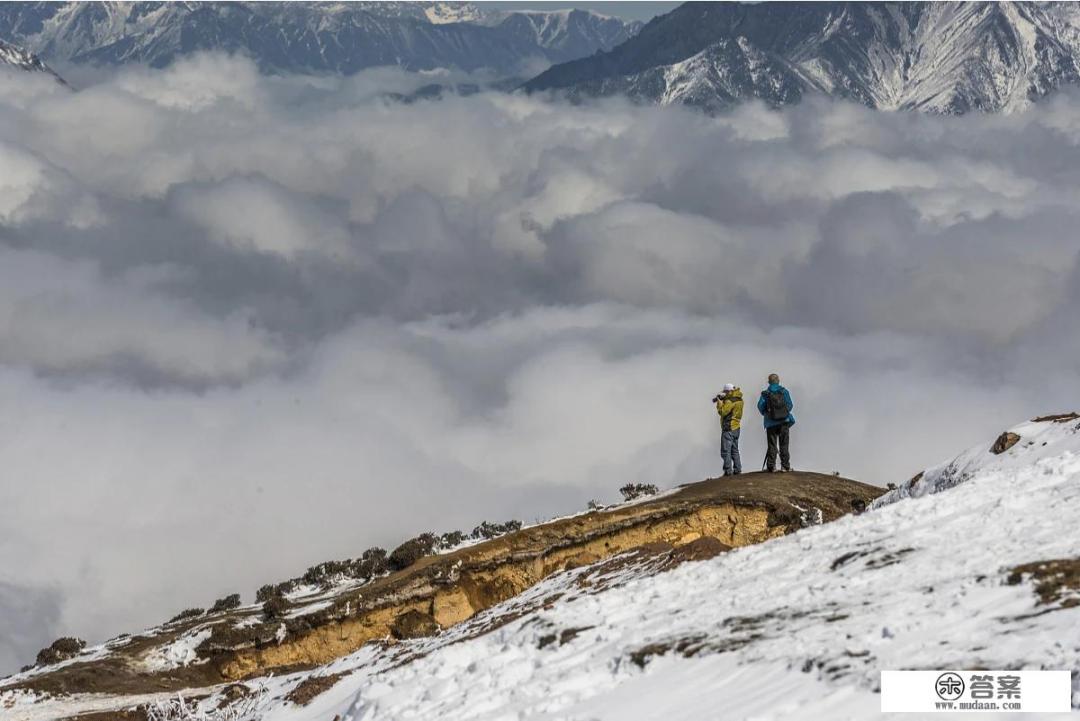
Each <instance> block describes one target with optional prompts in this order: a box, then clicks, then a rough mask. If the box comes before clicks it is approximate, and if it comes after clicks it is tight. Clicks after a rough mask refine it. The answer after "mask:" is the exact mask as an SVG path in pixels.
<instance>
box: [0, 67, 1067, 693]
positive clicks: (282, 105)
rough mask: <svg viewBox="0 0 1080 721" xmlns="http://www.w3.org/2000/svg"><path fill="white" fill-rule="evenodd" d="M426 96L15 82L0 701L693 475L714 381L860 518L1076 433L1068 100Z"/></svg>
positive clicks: (244, 84) (710, 434)
mask: <svg viewBox="0 0 1080 721" xmlns="http://www.w3.org/2000/svg"><path fill="white" fill-rule="evenodd" d="M431 82H432V77H431V76H422V75H411V74H407V73H404V72H400V71H396V70H376V71H370V72H365V73H361V74H360V75H357V76H354V77H351V78H331V77H317V78H316V77H285V78H282V77H278V78H271V77H265V76H261V75H260V74H259V73H258V72H257V71H256V69H255V67H254V66H253V65H252V64H251V63H250V62H249V61H247V60H243V59H238V58H230V57H225V56H217V55H203V56H198V57H195V58H192V59H189V60H185V61H182V62H180V63H178V64H176V65H174V66H173V67H171V68H169V69H166V70H153V71H152V70H147V69H142V68H128V69H123V70H121V71H119V72H117V73H115V74H113V75H108V76H102V77H101V78H98V79H97V80H96V81H95V82H93V83H89V84H86V85H84V86H83V87H82V88H81V89H77V90H75V91H71V90H69V89H67V88H64V87H61V86H59V85H58V84H56V83H54V82H53V81H52V80H51V79H49V78H47V77H43V76H42V77H38V76H36V75H35V74H31V73H20V72H7V73H3V74H0V618H2V619H3V621H4V622H3V623H2V624H0V672H2V671H10V670H12V669H13V668H15V667H17V666H18V665H19V664H21V663H26V662H29V661H31V660H32V658H33V655H34V653H35V652H36V650H37V649H38V648H40V647H41V646H42V645H45V644H46V643H47V642H48V641H50V640H51V639H52V638H53V637H55V636H58V635H61V634H77V635H80V636H83V637H86V638H88V639H91V640H100V639H102V638H104V637H106V636H108V635H110V634H115V633H118V632H121V631H133V630H136V629H137V628H138V627H140V626H144V625H149V624H152V623H154V622H157V621H160V620H162V619H164V618H167V617H168V616H170V615H172V614H173V613H175V612H176V611H178V610H180V609H182V608H185V607H188V606H193V605H208V604H209V603H210V602H212V601H213V600H214V598H215V597H218V596H222V595H225V594H226V593H229V592H233V591H240V592H242V593H243V594H244V596H245V598H246V599H250V598H251V595H252V591H253V589H254V588H256V587H257V586H258V585H260V584H261V583H265V582H270V581H275V580H279V579H282V578H286V577H289V576H292V575H297V574H298V573H301V572H302V571H303V569H304V567H306V566H307V565H310V564H312V563H315V562H319V561H322V560H327V559H329V558H343V557H352V556H356V555H358V554H359V553H360V552H361V551H362V550H363V549H364V548H366V547H367V546H370V545H382V546H387V547H392V546H393V545H395V544H396V543H397V542H400V541H401V540H403V539H404V538H406V537H408V536H410V535H413V534H415V533H417V532H420V531H422V530H428V529H430V530H436V531H442V530H449V529H454V528H463V529H465V530H468V529H471V528H472V527H473V526H474V525H476V524H477V523H479V522H480V521H481V520H484V519H489V520H504V519H507V518H512V517H513V518H520V519H522V520H525V521H533V520H536V519H542V518H545V517H548V516H550V515H554V514H558V513H566V512H572V511H574V510H577V509H580V508H583V507H584V505H585V503H586V501H588V500H589V499H590V498H598V499H600V500H605V501H606V500H614V499H615V498H616V497H617V493H616V489H617V488H618V486H620V485H622V484H623V483H625V482H627V481H640V482H649V483H656V484H658V485H660V486H662V487H667V486H672V485H674V484H678V483H684V482H689V481H695V480H698V479H700V478H703V477H706V476H710V475H716V474H717V473H718V472H719V470H720V461H719V448H718V446H719V443H718V441H719V424H718V422H717V418H716V415H715V411H714V410H713V408H712V406H711V404H710V403H709V398H710V397H711V396H712V395H713V393H714V392H715V391H716V390H717V389H718V388H719V387H720V386H721V384H723V383H725V382H734V383H737V384H739V385H741V386H742V387H743V388H744V389H745V390H746V391H747V395H748V397H749V398H750V400H751V402H752V401H753V399H754V397H755V396H756V393H757V392H758V390H759V389H760V388H761V386H762V383H763V380H764V377H765V376H766V374H768V373H769V372H773V371H775V372H778V373H780V374H781V375H782V377H783V379H784V381H785V383H786V385H787V386H788V387H789V388H790V389H791V391H792V394H793V396H794V398H795V403H796V409H795V413H796V415H797V416H798V419H799V420H798V423H797V425H796V426H795V428H794V430H793V440H792V447H793V454H794V462H795V465H796V467H798V468H803V469H813V470H819V471H823V472H832V471H839V472H841V473H842V474H844V475H846V476H849V477H854V478H859V479H863V480H867V481H871V482H875V483H879V484H884V483H886V482H889V481H901V480H904V479H905V478H907V477H909V476H910V475H912V474H913V473H914V472H916V471H917V470H919V469H920V468H922V467H924V466H926V465H928V464H931V463H934V462H937V461H940V460H942V459H943V458H946V457H949V456H951V455H953V454H955V453H957V452H959V451H960V450H962V449H963V448H964V447H966V446H967V445H969V444H970V443H972V442H978V441H980V440H982V439H985V438H988V437H990V436H992V435H994V434H996V433H997V432H999V431H1000V430H1002V429H1003V428H1005V427H1007V426H1009V425H1012V424H1014V423H1016V422H1017V421H1020V420H1022V419H1024V418H1025V417H1029V416H1031V415H1033V414H1038V413H1044V412H1055V411H1061V410H1067V409H1069V408H1070V407H1071V406H1072V405H1073V403H1074V400H1075V399H1076V398H1077V391H1078V390H1080V376H1078V374H1077V371H1078V370H1080V314H1077V313H1076V311H1075V309H1076V308H1077V304H1078V301H1080V274H1078V271H1077V251H1078V249H1080V246H1078V243H1077V234H1078V230H1077V229H1078V228H1080V172H1078V170H1077V169H1078V168H1080V95H1078V94H1072V93H1064V94H1061V95H1059V96H1057V97H1055V98H1052V99H1050V100H1049V101H1047V102H1045V103H1043V104H1041V105H1038V106H1036V107H1034V108H1032V109H1031V110H1029V111H1027V112H1025V113H1022V114H1016V115H1011V116H980V115H971V116H966V117H963V118H941V117H933V116H926V115H917V114H907V113H878V112H873V111H870V110H867V109H864V108H862V107H859V106H855V105H851V104H846V103H838V102H829V101H826V100H823V99H811V100H808V101H806V102H804V103H803V104H801V105H800V106H797V107H793V108H790V109H787V110H784V111H782V112H774V111H770V110H768V109H766V108H764V107H762V106H760V105H756V104H750V105H745V106H743V107H740V108H739V109H737V110H735V111H733V112H731V113H730V114H726V115H722V116H719V117H708V116H706V115H704V114H701V113H698V112H694V111H690V110H684V109H678V108H667V109H658V108H646V107H634V106H632V105H630V104H627V103H623V102H619V101H606V102H602V103H596V104H588V105H583V106H571V105H567V104H565V103H561V102H555V101H552V100H551V99H550V98H545V97H527V96H522V95H513V94H503V93H494V92H492V93H480V94H477V95H472V96H469V97H458V96H454V95H449V96H446V97H443V98H442V99H429V100H420V101H416V102H404V101H402V100H401V98H402V96H405V97H408V96H409V94H410V93H411V92H412V91H414V90H416V89H417V88H419V87H421V86H423V85H425V84H428V83H431ZM747 415H748V420H747V422H746V430H745V431H744V440H743V454H744V458H745V462H746V465H747V466H748V468H750V469H754V468H756V467H758V466H759V465H760V463H761V460H760V459H761V455H762V453H763V449H764V443H763V437H762V433H761V430H760V424H759V422H758V420H757V417H756V412H755V411H754V410H753V409H752V408H748V414H747Z"/></svg>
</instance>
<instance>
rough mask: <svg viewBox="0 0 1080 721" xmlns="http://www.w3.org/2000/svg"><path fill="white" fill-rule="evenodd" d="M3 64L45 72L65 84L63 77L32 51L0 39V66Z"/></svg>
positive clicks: (30, 70)
mask: <svg viewBox="0 0 1080 721" xmlns="http://www.w3.org/2000/svg"><path fill="white" fill-rule="evenodd" d="M3 66H9V67H15V68H19V69H20V70H26V71H29V72H36V73H47V74H49V75H52V76H53V77H54V78H56V80H57V81H58V82H59V83H61V84H64V85H66V84H67V83H65V82H64V79H63V78H61V77H60V76H59V75H57V74H56V72H55V71H54V70H53V69H52V68H50V67H49V66H48V65H46V64H45V62H44V61H42V59H41V58H39V57H38V56H37V55H35V54H34V53H32V52H30V51H29V50H24V49H23V48H20V47H17V46H15V45H12V44H11V43H6V42H4V41H3V40H0V67H3Z"/></svg>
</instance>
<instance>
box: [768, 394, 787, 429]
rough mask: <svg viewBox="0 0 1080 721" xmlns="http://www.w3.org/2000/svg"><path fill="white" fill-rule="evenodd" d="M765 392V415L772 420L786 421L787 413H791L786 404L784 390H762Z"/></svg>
mask: <svg viewBox="0 0 1080 721" xmlns="http://www.w3.org/2000/svg"><path fill="white" fill-rule="evenodd" d="M764 394H765V415H766V416H767V417H768V418H769V419H771V420H774V421H786V420H787V417H788V415H789V414H790V413H791V408H790V407H789V406H788V404H787V399H786V398H785V397H784V391H783V390H782V389H781V390H778V391H764Z"/></svg>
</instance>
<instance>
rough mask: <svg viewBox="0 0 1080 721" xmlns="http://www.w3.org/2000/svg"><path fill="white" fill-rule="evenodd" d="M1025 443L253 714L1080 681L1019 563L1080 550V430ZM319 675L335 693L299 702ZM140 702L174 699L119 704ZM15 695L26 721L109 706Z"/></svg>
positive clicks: (1072, 599) (842, 704) (356, 664)
mask: <svg viewBox="0 0 1080 721" xmlns="http://www.w3.org/2000/svg"><path fill="white" fill-rule="evenodd" d="M1011 432H1012V433H1014V434H1016V435H1018V436H1019V440H1018V441H1017V442H1016V443H1015V444H1014V445H1013V446H1012V447H1011V448H1010V449H1008V450H1006V451H1005V452H1003V453H1000V454H994V453H991V452H990V448H991V446H992V444H993V442H994V439H987V441H986V443H984V444H980V445H979V446H977V447H974V448H972V449H970V450H968V451H966V452H965V453H962V454H961V455H959V456H958V457H956V458H955V459H953V460H951V461H949V462H947V463H944V464H941V465H940V466H937V467H935V468H931V469H928V470H927V471H926V472H925V473H924V474H922V477H921V478H920V479H919V481H918V482H917V483H915V485H914V486H912V485H911V483H909V484H905V485H904V486H902V487H901V488H898V489H897V491H896V492H894V493H892V494H890V495H888V496H885V497H883V498H882V502H881V503H879V504H875V507H874V508H872V509H871V510H869V511H867V512H865V513H863V514H861V515H858V516H846V517H843V518H841V519H840V520H838V521H835V522H832V523H829V524H825V525H818V526H813V527H810V528H807V529H804V530H802V531H799V532H798V533H795V534H793V535H790V536H785V537H782V538H778V539H775V540H772V541H768V542H766V543H763V544H760V545H756V546H747V547H743V548H739V549H736V550H734V551H731V552H729V553H727V554H724V555H720V556H717V557H715V558H713V559H711V560H707V561H700V562H690V563H686V564H684V565H682V566H679V567H677V568H676V569H674V570H671V571H667V572H660V571H659V569H658V568H657V567H656V565H655V564H656V561H655V559H653V558H652V557H650V556H648V555H647V554H640V555H637V556H630V557H629V558H628V559H626V560H625V562H624V563H621V564H620V563H612V562H610V561H609V562H605V563H602V564H599V565H597V566H593V567H584V568H578V569H574V570H571V571H567V572H564V573H561V574H559V575H557V576H553V577H551V578H549V579H548V580H546V581H544V582H543V583H541V584H539V585H537V586H534V587H533V588H531V589H530V590H529V591H527V592H526V593H524V594H522V595H520V596H518V597H516V598H514V599H512V600H511V601H508V602H506V603H504V604H502V605H500V606H497V607H494V608H492V609H489V610H488V611H486V612H484V613H482V614H480V615H478V616H476V617H474V618H472V619H470V620H469V621H467V622H465V623H462V624H459V625H457V626H454V627H452V628H450V629H447V630H446V631H444V632H443V633H441V634H440V635H438V636H436V637H432V638H426V639H420V640H416V641H407V642H402V643H399V644H395V645H392V646H388V647H380V646H372V645H369V646H367V647H365V648H363V649H362V650H361V651H359V652H357V653H355V654H353V655H351V656H348V657H346V658H343V659H340V660H338V661H336V662H334V663H332V664H330V665H328V666H326V667H324V668H321V669H318V670H316V671H315V672H314V673H312V674H308V673H302V674H295V675H292V676H284V677H280V678H273V679H270V680H269V681H266V682H260V683H263V684H264V686H265V687H264V688H262V690H261V691H260V692H259V693H258V694H257V695H256V697H255V698H254V699H249V701H248V702H247V703H249V704H250V706H247V707H245V709H244V710H245V713H244V715H243V716H244V717H245V718H253V719H254V718H261V719H264V720H265V721H307V720H311V721H314V720H315V719H330V718H334V716H335V715H341V717H342V719H343V721H376V720H381V719H434V718H439V719H462V720H464V719H476V720H480V719H486V720H492V721H494V720H495V719H582V720H584V719H611V720H612V721H615V720H618V721H635V720H637V719H642V720H644V719H655V718H675V719H706V718H708V719H713V718H723V719H751V718H752V719H782V718H800V719H829V720H834V719H865V718H871V717H874V718H877V717H878V715H877V712H878V708H879V696H878V694H877V693H876V687H877V684H878V679H879V675H878V674H879V671H880V670H882V669H897V668H923V669H938V668H978V667H983V668H1001V667H1008V668H1047V669H1076V668H1078V667H1080V604H1077V603H1076V600H1077V599H1080V589H1071V590H1070V589H1067V588H1065V589H1063V590H1062V594H1061V595H1059V596H1053V595H1051V596H1049V597H1044V598H1043V599H1042V600H1040V597H1039V596H1038V595H1037V594H1036V593H1035V590H1034V585H1033V581H1032V579H1031V578H1030V577H1028V576H1025V575H1016V574H1013V569H1014V568H1015V567H1017V566H1021V565H1023V564H1028V563H1031V562H1036V561H1046V560H1052V559H1080V534H1078V533H1077V532H1076V520H1075V509H1076V508H1077V504H1078V503H1080V419H1078V418H1077V417H1071V418H1065V419H1059V420H1052V421H1042V422H1031V423H1025V424H1023V425H1020V426H1018V427H1016V428H1014V429H1011ZM916 489H918V490H916ZM1011 576H1014V577H1011ZM311 676H315V677H329V680H328V681H327V683H326V689H328V690H325V691H324V692H323V693H321V694H320V695H317V696H316V697H315V698H314V700H312V701H311V702H310V703H309V705H306V706H301V705H298V704H295V703H292V702H290V701H287V700H285V696H286V694H287V693H288V692H290V691H292V690H293V689H295V688H296V687H297V686H298V685H299V684H300V683H301V682H302V681H304V680H305V679H309V678H310V677H311ZM219 701H220V695H218V694H215V695H213V696H211V697H210V698H209V699H207V700H205V701H204V702H202V708H204V709H207V710H209V709H212V708H213V707H215V706H216V705H217V703H218V702H219ZM3 702H4V699H3V698H0V703H3ZM145 702H151V703H157V704H161V705H162V708H164V707H165V705H167V704H168V699H166V698H165V697H163V696H160V695H159V696H152V695H151V696H145V697H140V698H130V699H126V700H125V703H127V704H128V705H133V704H135V703H145ZM8 703H9V704H10V707H9V710H10V712H11V713H12V714H14V716H13V718H15V719H20V720H27V721H29V720H36V719H44V718H54V717H56V716H59V715H62V714H64V713H70V712H71V711H72V710H74V709H81V710H89V709H94V708H103V707H108V704H112V705H113V706H115V705H116V703H117V702H116V701H102V700H100V699H93V698H71V699H59V700H52V701H50V700H37V699H33V698H27V697H25V696H23V697H19V698H14V697H13V698H9V699H8ZM1073 704H1074V707H1077V708H1080V685H1077V683H1076V682H1075V681H1074V696H1073ZM1004 717H1005V718H1008V716H1004ZM211 718H213V716H211ZM1018 718H1038V716H1034V715H1031V714H1027V715H1025V716H1023V717H1018ZM1047 718H1049V716H1048V717H1047Z"/></svg>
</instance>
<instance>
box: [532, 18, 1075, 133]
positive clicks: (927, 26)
mask: <svg viewBox="0 0 1080 721" xmlns="http://www.w3.org/2000/svg"><path fill="white" fill-rule="evenodd" d="M1077 81H1080V10H1078V8H1077V7H1076V6H1075V5H1072V4H1067V3H1045V4H1039V5H1034V4H1025V3H1013V2H1002V3H987V2H972V3H926V2H889V3H853V2H824V3H807V2H791V3H777V2H764V3H754V4H745V3H720V4H710V3H698V2H689V3H685V4H684V5H681V6H679V7H678V8H676V9H675V10H673V11H672V12H671V13H668V14H667V15H664V16H661V17H658V18H654V19H653V20H652V21H651V22H650V23H648V24H647V25H646V26H645V27H644V28H642V30H641V31H640V32H639V33H637V34H636V35H635V36H634V37H632V38H630V39H628V40H627V41H625V42H623V43H622V44H620V45H619V46H616V47H615V48H612V49H611V50H609V51H602V52H600V53H598V54H596V55H594V56H591V57H588V58H581V59H578V60H574V61H569V62H567V63H563V64H560V65H555V66H553V67H551V68H549V69H548V70H546V71H545V72H543V73H541V74H540V75H538V76H537V77H535V78H533V79H532V80H530V81H529V82H527V83H525V85H524V86H523V87H524V89H525V90H527V91H540V90H559V91H563V92H565V93H567V94H568V95H569V96H570V97H571V98H573V99H583V98H587V97H601V96H608V95H616V94H625V95H628V96H629V97H631V98H632V99H634V100H637V101H639V102H646V103H656V104H660V105H673V104H685V105H692V106H699V107H703V108H705V109H708V110H719V109H723V108H725V107H730V106H731V105H732V104H734V103H736V102H740V101H743V100H748V99H760V100H762V101H764V102H766V103H768V104H770V105H773V106H781V105H785V104H788V103H792V102H798V101H799V100H800V99H801V98H802V97H803V96H804V95H805V94H807V93H823V94H826V95H830V96H833V97H838V98H843V99H846V100H852V101H855V102H859V103H862V104H864V105H867V106H869V107H872V108H877V109H884V110H921V111H929V112H936V113H943V114H960V113H965V112H970V111H976V110H978V111H987V112H1012V111H1016V110H1020V109H1023V108H1024V107H1026V106H1027V105H1029V104H1030V103H1031V102H1033V101H1034V100H1036V99H1038V98H1040V97H1043V96H1045V95H1047V94H1049V93H1050V92H1053V91H1054V90H1056V89H1057V88H1059V87H1061V86H1063V85H1067V84H1071V83H1075V82H1077Z"/></svg>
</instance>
